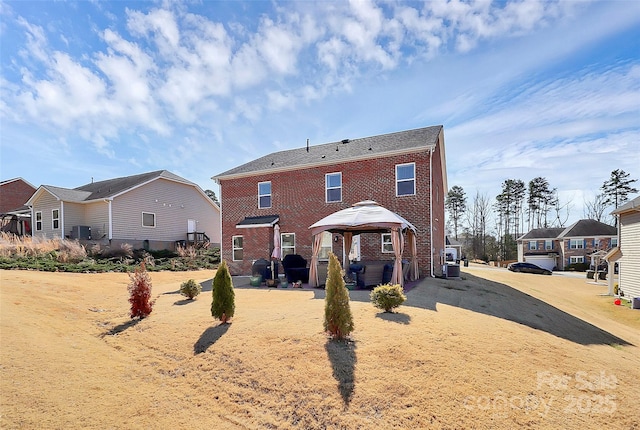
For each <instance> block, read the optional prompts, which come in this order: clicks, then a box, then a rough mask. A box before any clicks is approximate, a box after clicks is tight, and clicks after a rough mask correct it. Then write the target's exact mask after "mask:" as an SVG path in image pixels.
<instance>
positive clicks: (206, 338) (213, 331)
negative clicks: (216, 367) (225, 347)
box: [193, 324, 231, 355]
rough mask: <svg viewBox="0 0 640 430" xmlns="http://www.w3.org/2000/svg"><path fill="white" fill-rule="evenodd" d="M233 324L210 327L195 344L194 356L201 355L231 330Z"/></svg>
mask: <svg viewBox="0 0 640 430" xmlns="http://www.w3.org/2000/svg"><path fill="white" fill-rule="evenodd" d="M230 325H231V324H219V325H217V326H213V327H209V328H208V329H206V330H205V331H204V332H202V334H201V335H200V339H198V341H197V342H196V343H194V344H193V354H194V355H197V354H201V353H203V352H206V351H207V349H209V347H210V346H211V345H213V344H214V343H216V342H217V341H218V339H220V338H221V337H222V336H223V335H224V334H225V333H226V332H227V330H229V326H230Z"/></svg>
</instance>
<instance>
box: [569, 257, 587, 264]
mask: <svg viewBox="0 0 640 430" xmlns="http://www.w3.org/2000/svg"><path fill="white" fill-rule="evenodd" d="M574 260H575V261H574ZM576 263H584V256H582V255H574V256H571V257H569V264H576Z"/></svg>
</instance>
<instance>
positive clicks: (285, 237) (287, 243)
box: [280, 233, 296, 258]
mask: <svg viewBox="0 0 640 430" xmlns="http://www.w3.org/2000/svg"><path fill="white" fill-rule="evenodd" d="M280 242H281V244H282V258H284V257H285V255H289V254H295V253H296V234H295V233H282V234H281V235H280Z"/></svg>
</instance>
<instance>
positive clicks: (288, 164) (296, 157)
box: [213, 125, 442, 179]
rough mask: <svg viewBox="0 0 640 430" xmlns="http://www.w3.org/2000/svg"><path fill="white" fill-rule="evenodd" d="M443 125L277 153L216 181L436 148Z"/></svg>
mask: <svg viewBox="0 0 640 430" xmlns="http://www.w3.org/2000/svg"><path fill="white" fill-rule="evenodd" d="M441 130H442V126H441V125H436V126H432V127H425V128H418V129H414V130H407V131H400V132H396V133H389V134H383V135H379V136H371V137H363V138H359V139H348V140H343V141H338V142H332V143H325V144H322V145H313V146H309V150H308V151H307V148H306V147H302V148H296V149H289V150H286V151H280V152H274V153H272V154H269V155H265V156H264V157H260V158H258V159H256V160H253V161H250V162H248V163H245V164H243V165H241V166H238V167H235V168H233V169H231V170H227V171H226V172H223V173H220V174H219V175H216V176H214V177H213V179H230V178H233V177H242V176H247V175H250V174H253V173H256V172H268V171H273V170H278V171H281V170H292V169H294V168H296V169H299V168H301V167H311V166H320V165H327V164H334V163H337V162H344V161H355V160H360V159H367V158H374V157H377V156H384V155H390V154H393V153H395V152H397V153H402V152H407V151H411V150H420V149H427V148H432V147H433V146H435V144H436V143H437V141H438V136H439V135H440V131H441Z"/></svg>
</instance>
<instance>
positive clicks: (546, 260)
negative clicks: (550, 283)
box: [524, 255, 556, 270]
mask: <svg viewBox="0 0 640 430" xmlns="http://www.w3.org/2000/svg"><path fill="white" fill-rule="evenodd" d="M524 261H526V262H527V263H532V264H535V265H536V266H538V267H542V268H543V269H547V270H553V268H554V267H556V259H555V258H554V257H547V256H546V255H525V256H524Z"/></svg>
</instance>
